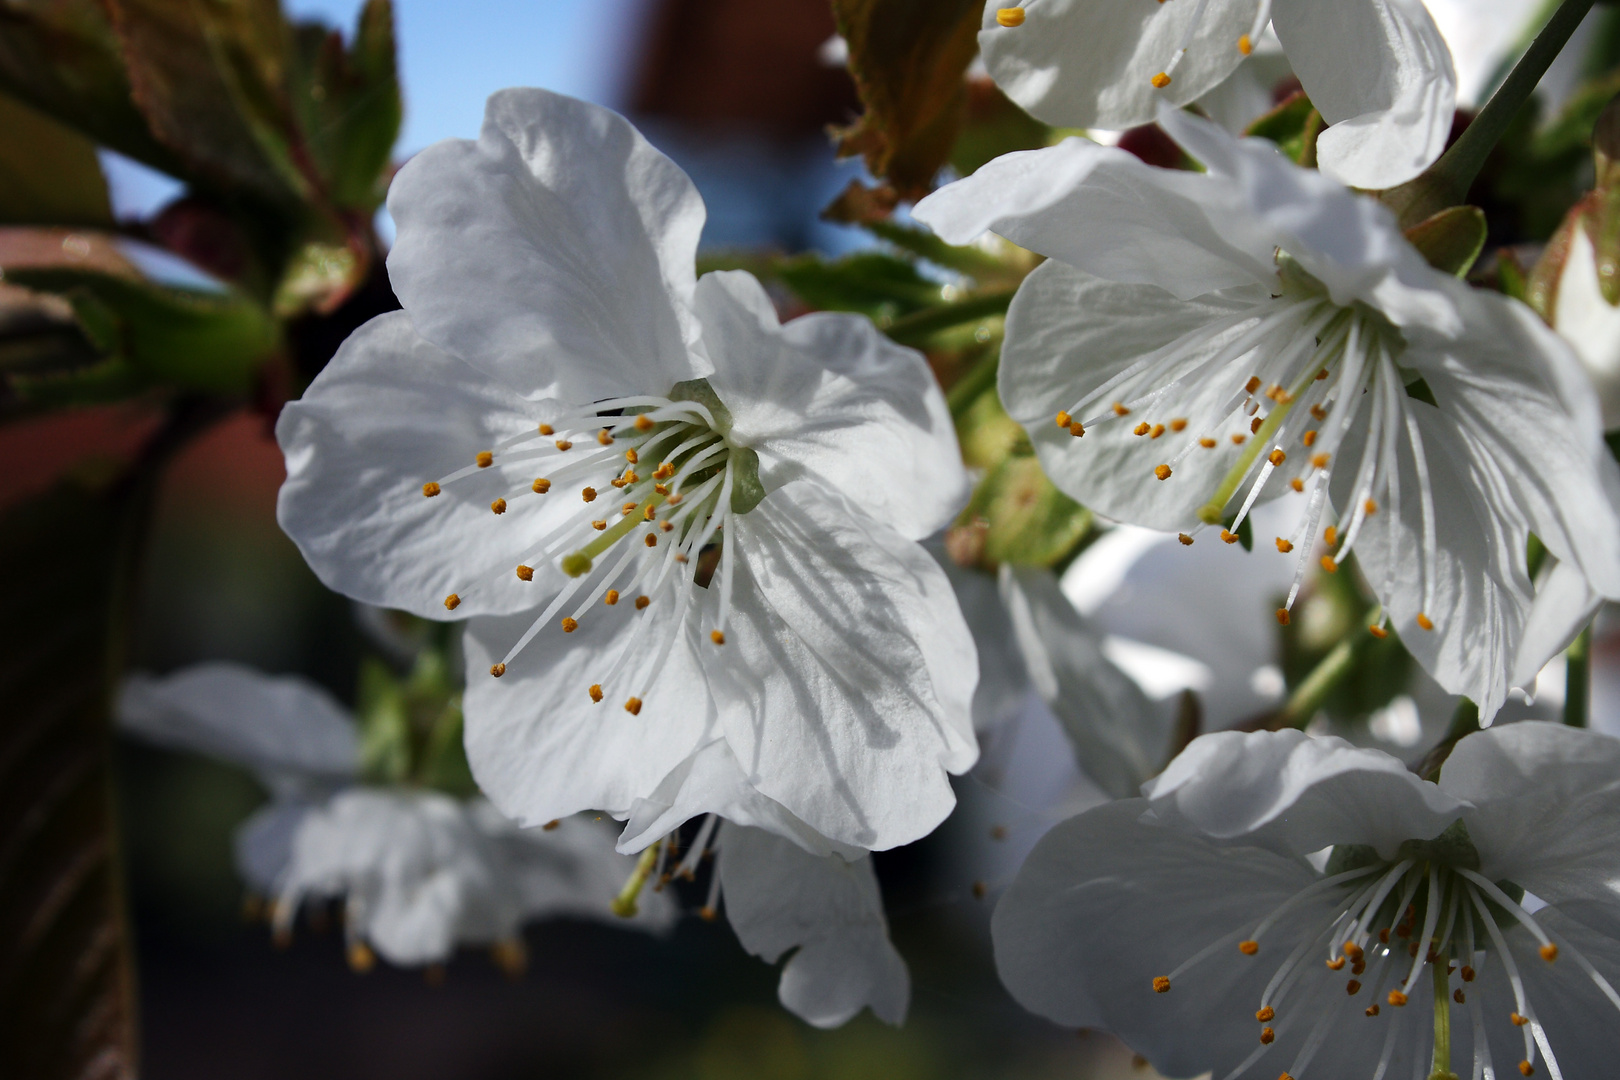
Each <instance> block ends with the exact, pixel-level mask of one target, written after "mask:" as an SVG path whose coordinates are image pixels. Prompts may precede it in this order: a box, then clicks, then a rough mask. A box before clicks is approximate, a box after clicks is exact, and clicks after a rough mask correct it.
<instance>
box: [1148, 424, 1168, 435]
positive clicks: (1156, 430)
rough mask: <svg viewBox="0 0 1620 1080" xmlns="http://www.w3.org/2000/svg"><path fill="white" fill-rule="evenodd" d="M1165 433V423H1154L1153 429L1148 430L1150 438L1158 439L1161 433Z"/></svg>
mask: <svg viewBox="0 0 1620 1080" xmlns="http://www.w3.org/2000/svg"><path fill="white" fill-rule="evenodd" d="M1163 434H1164V425H1163V424H1154V425H1153V430H1152V431H1150V432H1148V438H1150V439H1157V438H1158V437H1159V436H1160V435H1163Z"/></svg>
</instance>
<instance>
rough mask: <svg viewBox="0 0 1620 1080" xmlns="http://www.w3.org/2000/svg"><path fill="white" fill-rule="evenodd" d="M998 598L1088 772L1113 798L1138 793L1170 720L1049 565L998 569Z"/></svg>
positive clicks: (1164, 753) (1163, 745)
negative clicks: (1116, 661) (1116, 658)
mask: <svg viewBox="0 0 1620 1080" xmlns="http://www.w3.org/2000/svg"><path fill="white" fill-rule="evenodd" d="M1001 596H1002V601H1003V603H1005V604H1006V607H1007V611H1008V613H1009V615H1010V616H1011V619H1012V625H1013V629H1014V633H1015V635H1016V637H1017V641H1018V644H1019V647H1020V649H1021V650H1022V652H1023V655H1024V663H1025V666H1026V668H1027V669H1028V671H1029V678H1030V682H1031V683H1032V684H1033V685H1034V687H1035V690H1036V692H1037V693H1038V694H1040V696H1041V698H1042V700H1044V701H1045V702H1046V704H1047V705H1048V706H1049V707H1050V708H1051V709H1052V712H1053V714H1054V715H1055V716H1057V718H1058V719H1059V720H1060V721H1061V722H1062V724H1063V729H1064V731H1065V732H1067V734H1068V736H1069V738H1070V740H1071V741H1072V742H1073V743H1074V748H1075V752H1076V754H1077V756H1078V757H1079V760H1080V766H1081V768H1083V769H1084V770H1085V771H1086V774H1087V775H1088V776H1090V777H1091V778H1092V779H1093V780H1095V781H1097V784H1098V786H1099V787H1101V788H1102V789H1103V790H1104V791H1106V792H1107V793H1108V794H1110V795H1112V796H1114V797H1115V798H1127V797H1129V796H1132V795H1135V794H1136V792H1137V790H1138V789H1139V788H1140V787H1141V786H1142V782H1143V781H1145V780H1146V779H1147V778H1148V777H1150V776H1152V775H1153V774H1154V773H1156V772H1158V771H1159V767H1160V766H1161V765H1162V764H1163V763H1164V761H1165V759H1166V758H1167V757H1168V756H1169V752H1170V736H1171V730H1170V728H1171V725H1170V722H1169V720H1170V718H1169V716H1168V715H1167V714H1165V713H1164V712H1162V711H1160V710H1157V709H1155V708H1154V707H1153V706H1152V705H1151V704H1150V703H1149V702H1148V700H1147V698H1146V697H1145V696H1144V695H1143V693H1142V691H1141V688H1140V687H1138V686H1137V685H1136V683H1134V682H1132V681H1131V679H1130V677H1129V676H1128V675H1126V674H1125V673H1124V672H1123V671H1120V670H1119V668H1117V667H1115V666H1114V665H1113V664H1112V663H1110V662H1109V660H1108V658H1107V657H1106V656H1104V655H1103V641H1102V635H1101V634H1100V633H1098V632H1097V631H1096V630H1095V629H1093V628H1092V627H1090V626H1088V625H1086V623H1085V622H1084V621H1083V620H1082V619H1081V618H1080V614H1079V613H1078V612H1076V611H1075V610H1074V607H1073V605H1071V604H1070V603H1069V601H1068V599H1067V598H1066V597H1065V596H1064V595H1063V592H1062V590H1061V589H1059V588H1058V583H1057V579H1056V578H1055V577H1053V576H1052V573H1051V571H1049V570H1044V569H1043V570H1036V569H1032V568H1020V569H1016V570H1015V569H1014V568H1012V567H1010V566H1003V567H1002V572H1001Z"/></svg>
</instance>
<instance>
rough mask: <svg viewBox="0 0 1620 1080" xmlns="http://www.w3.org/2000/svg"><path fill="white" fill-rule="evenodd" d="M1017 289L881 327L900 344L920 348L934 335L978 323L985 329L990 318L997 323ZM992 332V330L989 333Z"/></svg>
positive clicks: (916, 313)
mask: <svg viewBox="0 0 1620 1080" xmlns="http://www.w3.org/2000/svg"><path fill="white" fill-rule="evenodd" d="M1017 291H1018V290H1016V289H997V290H995V291H993V292H982V293H977V294H975V295H972V296H968V297H965V298H963V299H961V300H958V301H955V302H953V303H949V304H937V305H935V306H934V307H930V308H924V309H923V310H921V311H914V312H912V313H911V314H910V315H906V316H904V317H903V318H899V319H896V320H895V321H894V322H892V323H890V324H889V325H888V326H886V327H884V328H883V329H884V333H886V334H888V335H889V337H891V338H893V339H894V340H895V341H898V342H899V343H900V344H902V345H915V346H919V347H920V346H922V345H924V344H926V343H927V342H928V341H929V340H930V339H931V338H933V337H935V336H936V335H939V334H943V333H945V332H946V331H950V330H955V329H957V328H959V327H963V326H966V325H968V324H973V323H977V324H978V327H976V328H975V331H974V332H977V330H978V329H979V328H985V327H986V323H987V322H988V321H989V320H991V319H997V320H999V319H1000V318H1001V317H1002V316H1003V315H1005V314H1006V313H1007V307H1008V305H1010V304H1011V303H1012V298H1013V294H1014V293H1016V292H1017ZM992 333H993V331H992Z"/></svg>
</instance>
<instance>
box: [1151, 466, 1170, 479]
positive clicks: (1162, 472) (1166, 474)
mask: <svg viewBox="0 0 1620 1080" xmlns="http://www.w3.org/2000/svg"><path fill="white" fill-rule="evenodd" d="M1153 475H1154V476H1157V477H1158V478H1159V479H1160V480H1168V479H1170V466H1168V465H1157V466H1155V467H1154V469H1153Z"/></svg>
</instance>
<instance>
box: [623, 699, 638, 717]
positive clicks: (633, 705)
mask: <svg viewBox="0 0 1620 1080" xmlns="http://www.w3.org/2000/svg"><path fill="white" fill-rule="evenodd" d="M624 711H625V712H627V713H629V714H630V715H631V716H640V715H641V699H640V698H638V697H633V698H631V699H630V700H629V701H626V702H625V703H624Z"/></svg>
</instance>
